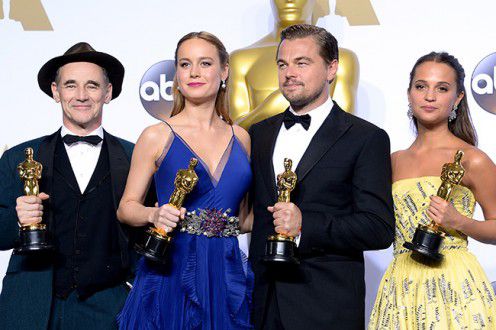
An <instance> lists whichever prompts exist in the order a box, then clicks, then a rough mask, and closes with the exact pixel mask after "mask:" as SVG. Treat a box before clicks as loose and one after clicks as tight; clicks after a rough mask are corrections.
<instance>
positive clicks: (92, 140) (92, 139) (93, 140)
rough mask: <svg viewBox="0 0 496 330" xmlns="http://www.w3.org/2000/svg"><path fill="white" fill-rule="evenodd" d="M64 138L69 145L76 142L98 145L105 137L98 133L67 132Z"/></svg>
mask: <svg viewBox="0 0 496 330" xmlns="http://www.w3.org/2000/svg"><path fill="white" fill-rule="evenodd" d="M62 140H63V141H64V143H65V144H67V145H68V146H70V145H72V144H74V143H76V142H86V143H89V144H92V145H94V146H96V145H97V144H98V143H100V142H102V140H103V139H102V138H101V137H99V136H98V135H87V136H77V135H71V134H66V135H64V137H63V138H62Z"/></svg>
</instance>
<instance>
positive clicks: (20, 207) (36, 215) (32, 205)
mask: <svg viewBox="0 0 496 330" xmlns="http://www.w3.org/2000/svg"><path fill="white" fill-rule="evenodd" d="M42 194H43V195H42V196H41V197H42V198H43V199H47V198H48V195H47V194H45V193H42ZM40 195H41V194H40ZM42 198H40V197H39V196H21V197H18V198H17V200H16V212H17V218H18V219H19V223H20V224H21V225H23V226H24V225H30V224H33V223H39V222H41V221H42V217H43V205H42V204H41V203H42Z"/></svg>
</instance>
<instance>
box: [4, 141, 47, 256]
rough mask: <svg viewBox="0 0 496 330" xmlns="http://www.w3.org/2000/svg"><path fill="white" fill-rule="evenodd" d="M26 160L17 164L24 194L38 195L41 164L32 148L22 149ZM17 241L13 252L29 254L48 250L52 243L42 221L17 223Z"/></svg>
mask: <svg viewBox="0 0 496 330" xmlns="http://www.w3.org/2000/svg"><path fill="white" fill-rule="evenodd" d="M24 153H25V154H26V160H25V161H23V162H22V163H20V164H19V165H17V172H18V173H19V177H20V178H21V180H22V181H23V182H24V189H23V191H24V195H26V196H38V194H39V193H40V186H39V180H40V179H41V172H42V170H43V165H41V163H39V162H37V161H35V160H34V159H33V153H34V152H33V149H32V148H29V147H28V148H26V149H25V150H24ZM19 226H20V230H19V242H18V245H17V246H16V247H15V248H14V253H15V254H29V253H32V252H34V251H50V250H53V245H52V244H51V243H50V239H49V234H48V231H47V228H46V225H45V224H43V223H32V224H29V225H19Z"/></svg>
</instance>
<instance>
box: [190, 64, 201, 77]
mask: <svg viewBox="0 0 496 330" xmlns="http://www.w3.org/2000/svg"><path fill="white" fill-rule="evenodd" d="M189 75H190V77H191V78H198V77H199V76H200V68H199V66H198V65H196V64H192V65H191V70H190V72H189Z"/></svg>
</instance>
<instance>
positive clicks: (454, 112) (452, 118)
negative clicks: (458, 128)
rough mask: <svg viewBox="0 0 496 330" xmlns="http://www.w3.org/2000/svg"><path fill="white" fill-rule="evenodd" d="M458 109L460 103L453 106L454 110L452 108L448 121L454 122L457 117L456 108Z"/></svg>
mask: <svg viewBox="0 0 496 330" xmlns="http://www.w3.org/2000/svg"><path fill="white" fill-rule="evenodd" d="M457 109H458V105H457V104H455V105H454V106H453V110H451V112H450V114H449V117H448V122H452V121H453V120H455V119H456V110H457Z"/></svg>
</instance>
